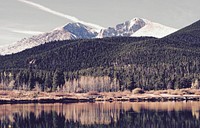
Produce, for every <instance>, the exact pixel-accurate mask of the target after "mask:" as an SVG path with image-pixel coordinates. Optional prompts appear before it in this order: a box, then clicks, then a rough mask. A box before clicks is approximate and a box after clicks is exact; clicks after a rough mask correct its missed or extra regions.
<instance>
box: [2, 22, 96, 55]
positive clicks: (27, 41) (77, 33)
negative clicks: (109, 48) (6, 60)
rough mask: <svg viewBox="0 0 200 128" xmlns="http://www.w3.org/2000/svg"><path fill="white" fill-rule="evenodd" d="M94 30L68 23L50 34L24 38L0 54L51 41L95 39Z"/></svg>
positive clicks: (79, 24)
mask: <svg viewBox="0 0 200 128" xmlns="http://www.w3.org/2000/svg"><path fill="white" fill-rule="evenodd" d="M95 30H96V29H93V28H91V27H88V26H85V25H83V24H81V23H69V24H67V25H65V26H63V27H60V28H56V29H54V30H53V31H51V32H47V33H43V34H39V35H36V36H32V37H30V38H24V39H22V40H20V41H17V42H16V43H14V44H11V45H9V46H7V47H5V48H1V49H0V54H1V55H7V54H12V53H17V52H20V51H23V50H25V49H28V48H32V47H35V46H38V45H41V44H44V43H48V42H52V41H58V40H73V39H82V38H87V39H90V38H95V37H96V36H97V34H98V33H97V32H96V31H95Z"/></svg>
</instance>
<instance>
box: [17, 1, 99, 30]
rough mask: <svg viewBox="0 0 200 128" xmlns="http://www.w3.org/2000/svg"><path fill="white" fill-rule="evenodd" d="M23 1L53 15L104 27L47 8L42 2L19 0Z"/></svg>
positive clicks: (97, 27) (95, 26)
mask: <svg viewBox="0 0 200 128" xmlns="http://www.w3.org/2000/svg"><path fill="white" fill-rule="evenodd" d="M18 1H20V2H22V3H25V4H28V5H31V6H33V7H36V8H38V9H40V10H42V11H45V12H48V13H51V14H53V15H56V16H59V17H62V18H66V19H68V20H71V21H73V22H79V23H81V24H85V25H88V26H91V27H94V28H96V29H98V30H100V29H102V28H103V27H101V26H99V25H96V24H93V23H88V22H85V21H81V20H79V19H78V18H76V17H73V16H70V15H66V14H63V13H60V12H57V11H55V10H52V9H50V8H47V7H45V6H43V5H40V4H37V3H34V2H31V1H27V0H18Z"/></svg>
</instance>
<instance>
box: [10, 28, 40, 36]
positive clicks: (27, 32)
mask: <svg viewBox="0 0 200 128" xmlns="http://www.w3.org/2000/svg"><path fill="white" fill-rule="evenodd" d="M10 31H11V32H15V33H20V34H28V35H38V34H42V33H43V32H40V31H27V30H17V29H12V30H10Z"/></svg>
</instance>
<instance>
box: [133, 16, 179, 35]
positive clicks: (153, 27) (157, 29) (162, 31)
mask: <svg viewBox="0 0 200 128" xmlns="http://www.w3.org/2000/svg"><path fill="white" fill-rule="evenodd" d="M175 31H177V29H174V28H171V27H167V26H164V25H161V24H158V23H153V22H150V21H147V20H146V22H145V26H144V27H142V28H141V29H139V30H138V31H136V32H135V33H133V34H132V35H131V36H133V37H140V36H152V37H157V38H162V37H165V36H167V35H169V34H171V33H173V32H175Z"/></svg>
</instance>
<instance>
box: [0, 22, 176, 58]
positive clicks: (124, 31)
mask: <svg viewBox="0 0 200 128" xmlns="http://www.w3.org/2000/svg"><path fill="white" fill-rule="evenodd" d="M175 31H176V29H174V28H170V27H167V26H164V25H161V24H158V23H154V22H151V21H148V20H146V19H141V18H134V19H132V20H130V21H126V22H124V23H121V24H118V25H116V26H115V27H108V28H107V29H105V28H103V29H101V30H99V28H98V29H97V28H94V27H91V26H88V25H85V24H81V23H68V24H67V25H65V26H63V27H60V28H56V29H54V30H53V31H51V32H47V33H43V34H40V35H36V36H32V37H30V38H24V39H22V40H20V41H18V42H16V43H14V44H12V45H10V46H7V47H4V48H0V54H1V55H7V54H12V53H17V52H20V51H23V50H25V49H28V48H32V47H34V46H38V45H40V44H44V43H48V42H52V41H56V40H73V39H91V38H104V37H114V36H152V37H157V38H161V37H164V36H166V35H168V34H171V33H173V32H175Z"/></svg>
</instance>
